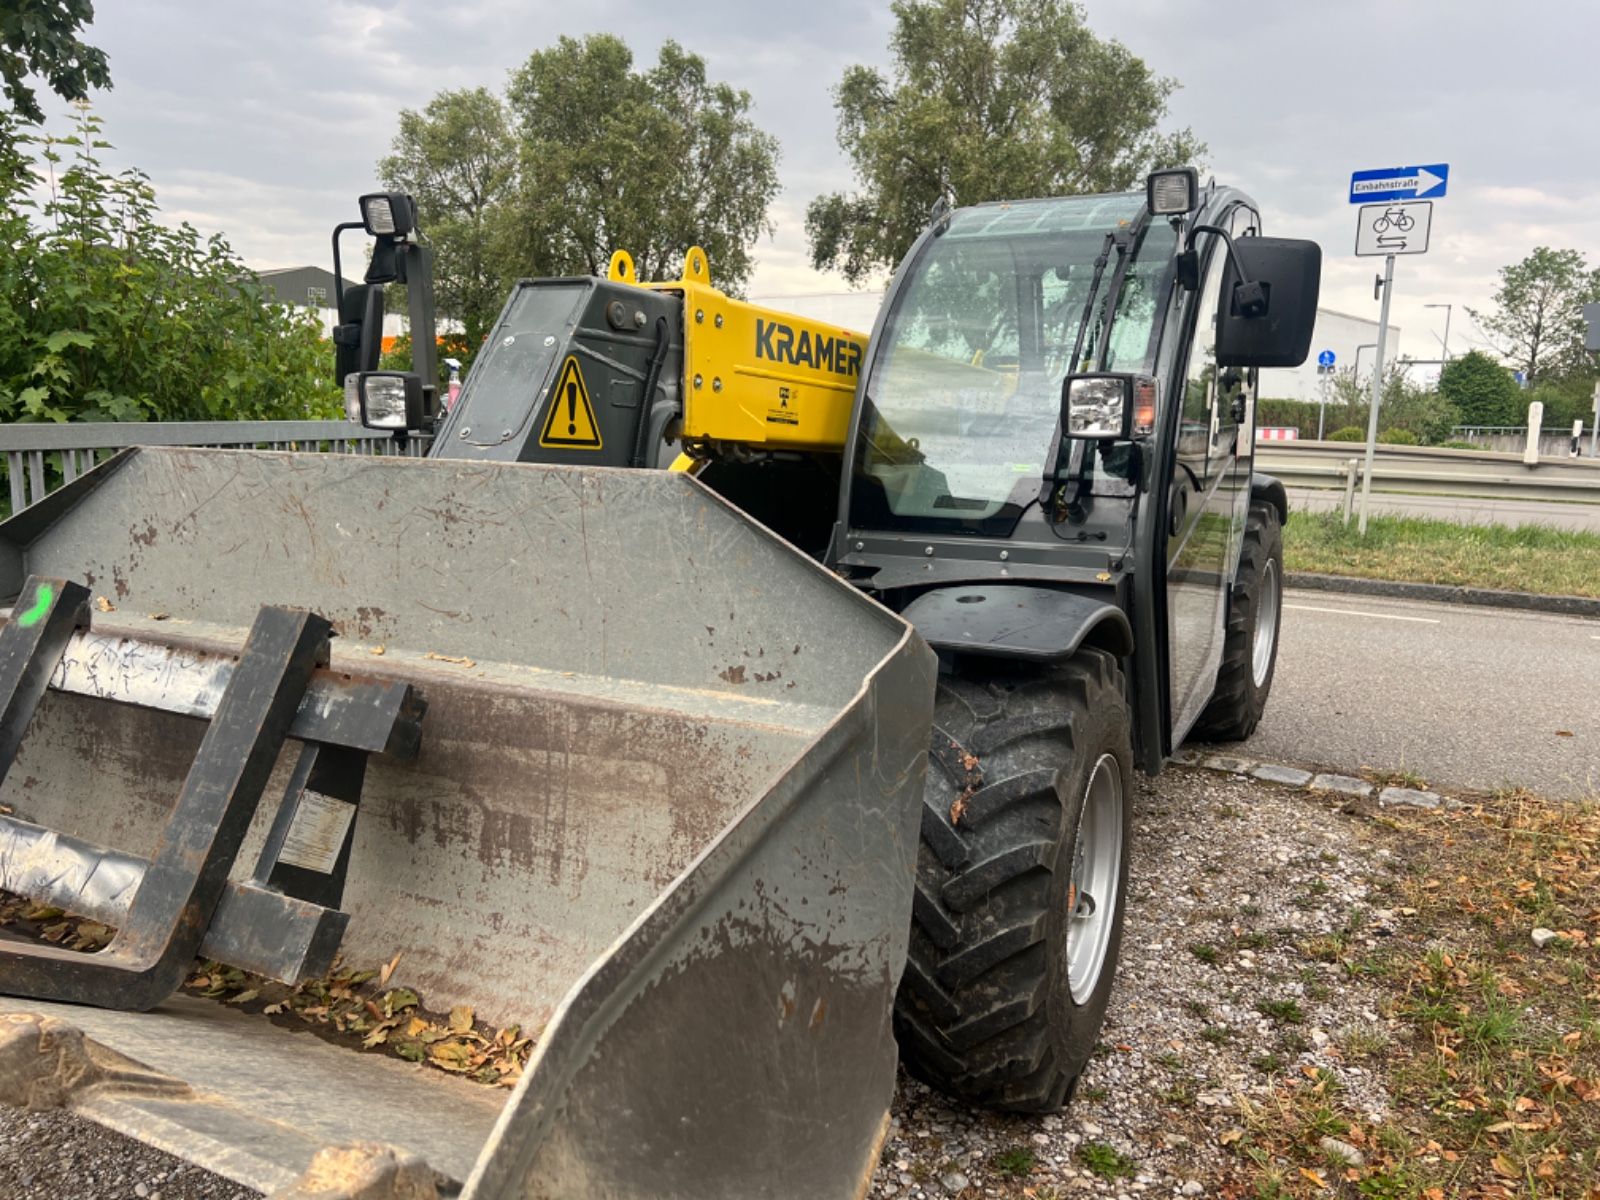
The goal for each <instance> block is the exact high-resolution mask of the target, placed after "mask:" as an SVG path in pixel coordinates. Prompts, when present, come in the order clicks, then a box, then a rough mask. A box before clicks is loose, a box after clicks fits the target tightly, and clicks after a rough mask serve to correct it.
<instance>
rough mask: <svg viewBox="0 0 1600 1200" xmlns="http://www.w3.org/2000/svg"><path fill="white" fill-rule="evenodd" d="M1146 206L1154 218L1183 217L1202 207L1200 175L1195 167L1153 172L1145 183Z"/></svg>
mask: <svg viewBox="0 0 1600 1200" xmlns="http://www.w3.org/2000/svg"><path fill="white" fill-rule="evenodd" d="M1144 195H1145V204H1146V205H1148V206H1149V209H1150V215H1151V216H1153V217H1181V216H1183V215H1185V214H1186V213H1192V212H1193V211H1194V210H1195V209H1197V208H1199V207H1200V173H1199V172H1198V171H1196V170H1195V169H1194V168H1193V167H1174V168H1172V169H1171V170H1165V171H1151V172H1150V174H1149V176H1148V177H1147V178H1146V179H1145V181H1144Z"/></svg>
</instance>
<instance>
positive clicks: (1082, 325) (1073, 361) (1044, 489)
mask: <svg viewBox="0 0 1600 1200" xmlns="http://www.w3.org/2000/svg"><path fill="white" fill-rule="evenodd" d="M1131 245H1132V240H1131V239H1130V238H1129V237H1128V235H1127V233H1126V232H1125V231H1121V230H1113V231H1111V232H1110V233H1108V234H1106V239H1105V241H1104V242H1102V243H1101V245H1100V253H1099V254H1097V255H1096V256H1095V260H1094V274H1092V275H1091V276H1090V277H1089V292H1088V294H1087V295H1086V296H1084V298H1083V316H1081V317H1080V318H1078V335H1077V337H1076V338H1074V339H1073V342H1072V357H1071V358H1069V359H1067V374H1068V375H1072V374H1075V373H1076V372H1077V371H1078V363H1079V359H1080V358H1081V356H1082V354H1083V341H1084V338H1085V337H1086V336H1088V333H1089V322H1090V321H1091V320H1092V319H1093V317H1094V302H1095V298H1096V297H1097V296H1098V295H1099V294H1100V280H1101V279H1102V278H1103V277H1104V276H1105V273H1106V265H1107V264H1108V263H1109V262H1110V261H1111V251H1112V250H1113V249H1115V250H1116V251H1117V253H1118V255H1119V256H1120V257H1119V259H1118V262H1117V273H1116V276H1115V277H1114V282H1115V280H1120V279H1121V277H1122V275H1123V269H1124V267H1125V265H1126V263H1127V261H1128V257H1129V255H1128V251H1129V248H1130V246H1131ZM1103 342H1104V339H1103V338H1102V344H1103ZM1103 354H1104V350H1103V348H1102V355H1103ZM1062 441H1063V439H1062V436H1061V422H1060V420H1059V419H1057V421H1056V428H1055V435H1054V437H1052V438H1051V442H1050V457H1049V459H1048V460H1047V461H1046V462H1045V464H1044V479H1043V481H1042V482H1041V483H1040V485H1039V505H1040V507H1041V508H1042V507H1044V506H1045V505H1047V504H1049V503H1050V497H1051V495H1052V494H1053V493H1054V492H1055V490H1056V488H1057V486H1059V484H1060V482H1061V443H1062ZM1082 455H1083V443H1082V442H1076V441H1075V442H1073V443H1072V453H1071V456H1070V457H1069V458H1068V460H1067V473H1068V474H1069V475H1071V476H1074V477H1075V476H1077V474H1078V473H1079V468H1080V467H1081V465H1082ZM1045 515H1046V516H1047V517H1048V515H1049V514H1048V512H1047V513H1046V514H1045Z"/></svg>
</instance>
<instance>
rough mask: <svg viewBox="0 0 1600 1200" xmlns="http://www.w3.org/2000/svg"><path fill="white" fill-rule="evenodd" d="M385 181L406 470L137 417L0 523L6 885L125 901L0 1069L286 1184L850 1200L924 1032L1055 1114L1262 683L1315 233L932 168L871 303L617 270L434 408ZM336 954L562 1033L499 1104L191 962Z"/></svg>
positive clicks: (514, 333) (5, 1010) (526, 302)
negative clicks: (156, 424) (316, 1031)
mask: <svg viewBox="0 0 1600 1200" xmlns="http://www.w3.org/2000/svg"><path fill="white" fill-rule="evenodd" d="M361 209H362V221H361V222H359V225H360V226H361V227H362V228H363V229H364V230H365V231H366V233H367V234H369V235H370V236H371V237H372V238H373V239H374V242H375V245H374V251H373V254H372V257H371V260H370V265H369V267H368V270H367V272H366V277H365V279H364V281H363V282H362V284H360V285H358V286H353V287H349V288H346V289H344V290H343V292H342V294H341V296H340V297H339V307H340V313H341V322H342V323H341V325H340V326H339V328H338V329H337V330H336V333H335V342H336V347H337V349H336V357H337V364H336V370H337V375H338V378H339V379H340V380H341V381H342V382H343V384H344V386H345V392H346V404H347V409H348V411H349V414H350V415H351V417H352V418H353V419H355V420H360V421H362V422H364V423H365V424H367V425H369V426H371V427H374V428H379V429H390V430H393V431H394V432H395V435H396V437H397V438H415V437H425V438H427V439H428V448H427V452H426V457H424V458H422V459H410V458H395V459H387V458H355V457H350V456H341V455H333V454H321V455H312V454H272V453H244V452H225V451H205V450H156V449H140V450H133V451H127V452H124V453H123V454H121V455H119V456H118V457H117V458H115V459H112V460H110V461H109V462H107V463H105V464H103V465H102V466H101V467H99V468H98V469H96V470H95V471H93V472H91V473H89V474H88V475H86V476H84V477H83V478H81V479H79V480H78V481H77V482H75V483H73V484H70V485H68V486H67V487H66V488H64V489H62V490H61V491H60V492H58V493H55V494H54V495H52V496H50V497H48V498H46V500H44V501H43V502H42V503H40V504H37V505H35V506H34V507H33V508H31V509H29V510H27V511H25V512H23V513H22V514H20V515H18V516H17V517H14V518H12V519H11V520H10V521H9V522H6V523H5V524H4V525H0V548H3V551H4V561H5V567H6V571H7V576H6V581H5V582H6V585H7V586H6V591H7V592H8V593H9V594H11V595H12V596H14V597H15V599H14V600H13V602H12V608H11V612H10V619H9V622H8V623H7V625H6V627H5V628H4V630H0V769H5V771H6V774H5V782H4V786H3V789H0V804H4V805H5V806H6V807H7V808H9V809H11V810H12V813H11V814H10V815H4V816H0V888H3V889H5V890H7V891H10V892H12V893H20V894H25V895H28V896H29V897H31V898H33V899H34V900H35V901H37V902H39V903H42V904H50V905H54V906H57V907H59V908H61V909H63V910H65V911H67V912H70V913H78V914H82V915H87V916H91V917H94V918H95V919H97V920H100V921H103V922H104V923H105V924H107V925H109V926H113V927H114V928H115V929H116V936H115V937H114V938H113V939H112V941H111V943H110V945H109V946H108V947H107V948H106V949H104V950H102V951H100V952H99V953H97V954H83V953H77V952H73V951H70V950H65V949H61V948H59V947H55V946H40V945H37V944H20V943H17V942H14V941H0V992H5V993H8V994H9V995H11V996H13V997H16V998H15V999H4V1000H0V1014H6V1015H0V1100H6V1101H9V1102H12V1103H27V1104H32V1105H34V1106H36V1107H48V1106H52V1105H58V1106H69V1107H72V1108H74V1109H76V1110H78V1111H80V1112H83V1113H84V1114H86V1115H88V1116H90V1117H92V1118H94V1119H96V1120H100V1121H103V1122H105V1123H107V1124H110V1125H112V1126H113V1127H115V1128H119V1129H122V1130H123V1131H125V1132H129V1133H132V1134H133V1135H135V1136H139V1137H142V1138H145V1139H146V1140H149V1141H152V1142H154V1143H155V1144H157V1145H161V1146H163V1147H164V1148H166V1149H169V1150H171V1151H173V1152H175V1153H179V1154H182V1155H184V1156H185V1157H188V1158H190V1159H193V1160H195V1161H197V1162H200V1163H202V1164H204V1165H206V1166H208V1167H210V1168H212V1169H214V1170H219V1171H221V1172H222V1173H224V1174H227V1175H229V1176H230V1177H232V1178H234V1179H237V1180H239V1181H240V1182H243V1183H247V1184H249V1185H251V1186H254V1187H257V1188H261V1189H263V1190H266V1191H269V1192H275V1193H276V1194H279V1195H282V1196H285V1197H290V1196H293V1197H309V1196H312V1195H316V1196H325V1197H334V1196H355V1195H357V1194H359V1195H362V1196H368V1195H371V1196H389V1195H394V1196H402V1195H404V1196H411V1195H423V1194H425V1189H434V1190H435V1192H437V1193H438V1194H445V1195H452V1194H457V1193H459V1194H461V1195H464V1196H470V1197H474V1198H478V1197H510V1196H527V1197H577V1196H585V1197H589V1196H604V1197H655V1196H674V1197H676V1196H685V1197H687V1196H694V1197H741V1198H744V1197H754V1196H772V1197H812V1196H816V1197H842V1196H850V1195H861V1194H863V1193H864V1191H865V1189H866V1188H867V1186H868V1184H869V1182H870V1179H871V1175H872V1171H873V1169H874V1167H875V1165H876V1159H877V1152H878V1147H879V1146H880V1145H881V1138H882V1133H883V1130H884V1129H885V1128H886V1114H887V1108H888V1104H889V1100H890V1097H891V1094H892V1090H893V1079H894V1067H895V1063H896V1059H897V1047H896V1043H898V1058H899V1060H900V1061H903V1062H904V1063H905V1065H906V1066H907V1068H908V1069H909V1070H911V1071H912V1072H914V1073H915V1074H917V1075H918V1076H919V1077H921V1078H923V1079H925V1080H927V1081H929V1082H930V1083H932V1084H934V1085H935V1086H937V1087H939V1088H942V1089H944V1090H945V1091H947V1092H949V1093H950V1094H952V1095H954V1096H957V1097H960V1098H962V1099H965V1100H968V1101H970V1102H973V1103H977V1104H982V1105H987V1106H991V1107H996V1108H1001V1109H1007V1110H1013V1111H1048V1110H1051V1109H1053V1108H1056V1107H1059V1106H1060V1105H1061V1104H1062V1103H1064V1102H1065V1101H1066V1100H1067V1099H1068V1098H1069V1097H1070V1095H1071V1092H1072V1089H1073V1086H1074V1084H1075V1082H1076V1080H1077V1078H1078V1076H1079V1075H1080V1073H1081V1072H1082V1070H1083V1068H1084V1066H1085V1064H1086V1062H1087V1061H1088V1058H1089V1056H1090V1053H1091V1051H1092V1049H1093V1046H1094V1043H1095V1039H1096V1036H1097V1034H1098V1031H1099V1029H1100V1026H1101V1023H1102V1021H1103V1018H1104V1014H1105V1010H1106V1006H1107V1003H1108V999H1109V994H1110V989H1111V984H1112V979H1113V975H1114V970H1115V965H1116V962H1117V957H1118V950H1119V943H1120V938H1121V930H1122V923H1123V912H1124V904H1125V899H1126V894H1127V884H1128V878H1129V846H1130V841H1131V826H1130V799H1131V792H1132V788H1133V775H1132V773H1133V771H1134V770H1135V768H1137V769H1140V770H1143V771H1145V772H1150V773H1154V772H1156V771H1159V770H1160V769H1161V767H1162V764H1163V763H1164V762H1165V760H1166V759H1167V758H1168V757H1169V756H1170V755H1171V753H1172V752H1173V750H1174V749H1175V748H1176V747H1177V746H1178V745H1179V744H1181V743H1182V742H1183V740H1184V739H1185V738H1186V737H1201V736H1203V737H1215V738H1241V737H1244V736H1246V735H1248V734H1249V733H1250V732H1251V730H1253V729H1254V727H1255V725H1256V722H1257V721H1258V719H1259V718H1260V715H1261V712H1262V709H1263V706H1264V705H1265V703H1266V699H1267V695H1268V692H1269V691H1270V688H1271V684H1272V675H1273V668H1274V662H1275V655H1276V648H1277V629H1278V616H1279V607H1280V605H1279V602H1280V594H1281V587H1282V547H1281V537H1280V530H1281V527H1282V524H1283V522H1284V520H1285V519H1286V517H1287V503H1286V498H1285V494H1284V490H1283V487H1282V486H1281V485H1280V484H1279V483H1278V482H1277V481H1275V480H1273V479H1270V478H1268V477H1266V476H1263V475H1260V474H1258V473H1255V472H1253V470H1252V465H1251V463H1252V448H1253V424H1254V422H1253V412H1252V409H1253V402H1254V397H1255V389H1256V381H1257V372H1258V370H1259V369H1261V368H1270V367H1281V366H1293V365H1297V364H1299V363H1300V362H1302V361H1303V360H1304V358H1305V355H1306V352H1307V350H1308V347H1309V344H1310V338H1311V330H1312V322H1313V319H1314V315H1315V311H1316V302H1317V292H1318V282H1319V274H1320V252H1319V250H1318V249H1317V247H1316V246H1315V245H1314V244H1312V243H1309V242H1303V241H1294V240H1287V239H1276V238H1268V237H1265V236H1263V235H1262V234H1261V232H1260V230H1261V221H1260V217H1259V215H1258V211H1257V209H1256V206H1255V204H1254V203H1253V202H1252V201H1251V200H1250V199H1249V198H1248V197H1247V196H1245V195H1244V194H1242V193H1240V192H1238V191H1234V190H1232V189H1228V188H1221V187H1216V186H1206V187H1202V186H1201V185H1200V182H1199V179H1198V176H1197V174H1196V173H1195V172H1194V171H1193V170H1186V169H1185V170H1166V171H1159V172H1156V173H1154V174H1152V175H1151V176H1150V177H1149V179H1148V180H1147V183H1146V188H1145V190H1144V191H1142V192H1139V193H1134V194H1127V195H1110V196H1079V197H1065V198H1056V199H1040V200H1022V201H1015V202H1007V203H994V204H983V205H977V206H973V207H966V208H957V207H953V206H949V205H942V206H941V207H940V209H938V210H936V212H935V214H934V216H933V219H932V221H931V223H930V225H929V227H928V228H927V230H926V231H925V232H924V233H923V234H922V236H921V237H920V238H919V239H918V240H917V242H916V244H915V245H914V246H913V247H912V248H911V250H910V252H909V253H908V254H907V256H906V258H905V260H904V262H903V263H902V264H901V266H900V268H899V269H898V271H897V272H896V274H895V276H894V278H893V281H892V282H891V283H890V285H889V287H888V290H887V292H886V294H885V297H884V302H883V305H882V308H881V310H880V313H879V316H878V319H877V322H876V325H875V327H874V329H873V330H872V334H871V337H870V339H868V338H863V337H862V336H861V335H860V334H857V333H854V332H851V331H848V330H842V329H837V328H833V327H830V326H828V325H826V324H824V323H819V322H815V321H809V320H805V319H802V318H800V317H797V316H795V315H793V314H785V313H781V312H776V311H773V310H769V309H764V308H761V307H759V306H755V305H752V304H748V303H746V302H744V301H740V300H737V299H734V298H732V297H729V296H727V295H724V294H723V293H721V292H720V291H718V290H716V289H715V288H714V287H713V286H712V283H711V273H710V265H709V264H708V263H707V261H706V256H705V254H704V253H703V252H702V251H700V250H699V249H691V250H689V252H688V254H687V255H686V259H685V265H684V270H683V273H682V276H681V277H680V278H679V279H676V280H671V281H664V282H640V281H638V280H636V279H635V278H633V268H632V264H631V262H630V260H629V259H628V257H627V255H626V254H624V253H620V252H619V253H618V254H617V255H615V256H614V258H613V260H612V263H611V267H610V270H609V272H608V277H607V278H605V279H598V278H587V277H586V278H570V279H535V280H525V281H523V282H521V283H519V284H518V285H517V286H516V287H515V288H514V290H513V292H512V294H511V296H510V298H509V299H508V301H507V303H506V305H505V308H504V310H503V311H502V313H501V315H500V318H499V320H498V322H497V323H496V325H495V327H494V328H493V330H492V331H491V333H490V334H489V337H488V339H487V342H486V344H485V345H484V346H483V347H482V348H481V350H480V352H479V353H478V355H477V356H476V359H475V361H474V363H473V366H472V368H471V371H470V373H469V375H468V377H467V379H466V380H465V383H464V386H463V387H462V389H461V391H460V395H459V398H458V399H457V400H456V402H455V403H454V405H453V406H452V407H449V408H448V409H446V407H445V406H443V405H441V403H440V401H439V389H438V385H437V379H438V374H437V363H436V360H435V358H434V354H435V346H434V342H435V339H434V337H433V332H434V329H435V319H434V313H433V302H432V287H431V278H430V264H429V251H428V248H427V246H426V245H425V243H424V242H423V241H422V239H421V237H420V235H419V234H418V232H417V230H416V227H415V226H416V222H415V207H414V205H413V204H412V202H411V201H410V198H409V197H406V196H404V195H400V194H394V193H377V194H373V195H369V196H365V197H363V198H362V201H361ZM355 224H357V223H352V226H353V225H355ZM344 228H345V227H343V226H342V227H341V230H342V229H344ZM338 237H339V232H338V231H336V233H335V243H334V248H335V266H336V272H335V273H336V276H337V275H338V270H337V267H338V261H337V260H338V245H339V243H338ZM396 282H401V283H405V284H406V285H407V287H406V291H407V303H408V305H409V306H410V310H411V329H412V337H413V346H414V349H415V354H416V361H415V364H414V366H415V370H414V371H411V372H393V371H382V370H379V369H378V346H379V341H380V338H381V324H382V314H383V290H384V288H385V286H386V285H388V284H391V283H396ZM656 467H670V468H671V469H669V470H653V469H648V468H656ZM751 518H754V520H752V519H751ZM30 721H31V724H30ZM930 729H931V736H930ZM24 730H26V736H25V737H24ZM288 742H293V743H295V744H294V745H293V746H286V743H288ZM269 780H270V782H269ZM268 786H271V787H272V788H273V790H274V794H277V793H278V792H279V791H280V790H281V794H282V799H281V800H279V801H278V802H276V803H275V804H259V805H258V802H259V800H260V799H261V797H262V795H263V793H264V791H265V790H266V789H267V787H268ZM173 795H177V797H178V799H177V801H176V802H174V801H173V800H172V796H173ZM112 845H115V846H116V847H117V848H116V849H110V848H108V847H110V846H112ZM335 952H337V953H339V954H342V955H343V956H344V958H345V960H347V961H354V962H361V963H385V962H387V963H390V964H391V969H392V970H393V972H394V978H395V980H397V981H403V982H405V983H406V984H408V985H409V986H411V987H414V988H416V989H417V991H418V992H420V993H421V995H422V997H423V999H424V1001H425V1002H426V1003H427V1004H428V1005H429V1007H430V1008H435V1009H438V1010H440V1011H442V1010H443V1009H446V1008H449V1007H451V1006H452V1005H459V1004H470V1005H473V1006H474V1007H475V1011H476V1013H477V1015H478V1016H479V1017H480V1018H484V1019H487V1020H489V1021H491V1022H496V1023H511V1022H520V1023H521V1024H522V1025H523V1026H525V1027H526V1028H529V1029H536V1030H538V1031H539V1032H538V1034H537V1040H536V1043H535V1045H534V1049H533V1052H532V1057H531V1059H530V1060H529V1061H528V1063H527V1065H526V1068H525V1070H524V1072H523V1073H522V1076H521V1078H520V1081H519V1082H518V1083H517V1086H516V1088H515V1090H514V1091H513V1092H512V1093H511V1096H510V1098H509V1100H506V1101H505V1102H504V1103H503V1104H502V1102H501V1095H502V1094H501V1093H496V1092H494V1091H493V1090H492V1089H484V1088H481V1087H475V1086H474V1085H472V1084H469V1083H466V1082H463V1081H462V1080H460V1079H456V1078H451V1077H446V1076H443V1075H441V1074H440V1073H438V1072H427V1071H422V1070H421V1069H419V1068H415V1067H411V1066H408V1065H406V1064H404V1063H400V1062H397V1061H396V1060H394V1059H386V1058H381V1057H378V1056H376V1055H371V1054H368V1055H361V1054H355V1053H352V1052H351V1051H350V1050H349V1049H348V1048H345V1047H341V1046H335V1045H327V1044H324V1043H323V1042H321V1041H317V1040H314V1039H313V1038H311V1037H310V1036H308V1035H306V1034H305V1033H303V1032H297V1031H295V1030H292V1029H288V1028H283V1027H280V1026H279V1025H277V1024H274V1023H271V1022H267V1021H264V1020H262V1019H260V1018H259V1017H256V1016H252V1015H246V1014H242V1013H239V1012H237V1011H234V1010H232V1009H228V1008H225V1007H223V1006H219V1005H216V1004H213V1003H209V1002H207V1001H204V1000H201V999H198V998H196V997H193V996H189V995H184V994H180V993H175V989H176V988H177V986H178V984H179V983H180V982H181V980H182V979H183V977H184V975H185V974H186V972H188V971H189V969H190V963H191V960H192V959H193V957H194V956H195V955H196V954H200V955H203V956H204V957H205V958H206V959H208V960H213V959H214V960H219V961H221V962H224V963H229V964H232V965H234V966H236V967H241V968H244V969H246V970H249V971H251V972H255V973H256V974H258V975H260V976H261V977H263V978H266V979H276V980H281V981H283V982H285V983H290V984H294V983H301V982H302V981H304V980H307V979H314V978H316V977H317V976H318V975H319V974H321V973H322V972H324V971H326V970H327V969H328V968H329V966H330V964H331V963H332V962H333V959H334V954H335ZM396 956H397V957H396ZM393 964H398V965H393ZM891 1025H892V1031H893V1037H891V1035H890V1031H891ZM357 1141H359V1142H364V1143H383V1144H384V1146H382V1147H378V1146H374V1145H367V1146H365V1147H364V1148H358V1149H356V1150H351V1151H347V1152H345V1153H346V1154H347V1155H353V1156H354V1157H343V1158H341V1157H340V1153H339V1152H327V1151H325V1152H324V1153H323V1154H321V1155H320V1156H317V1157H314V1156H316V1155H317V1151H318V1149H319V1147H324V1146H328V1145H335V1146H337V1145H347V1144H349V1143H352V1142H357ZM361 1172H366V1174H365V1175H361ZM358 1176H360V1177H361V1178H364V1179H367V1180H368V1183H366V1184H359V1185H358V1183H356V1182H352V1180H355V1179H357V1177H358ZM372 1180H378V1182H376V1183H373V1182H371V1181H372ZM361 1186H365V1187H368V1190H367V1191H360V1190H359V1188H360V1187H361ZM383 1188H387V1189H388V1190H382V1189H383ZM373 1189H377V1190H373ZM407 1189H415V1190H407ZM427 1194H433V1193H427Z"/></svg>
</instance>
